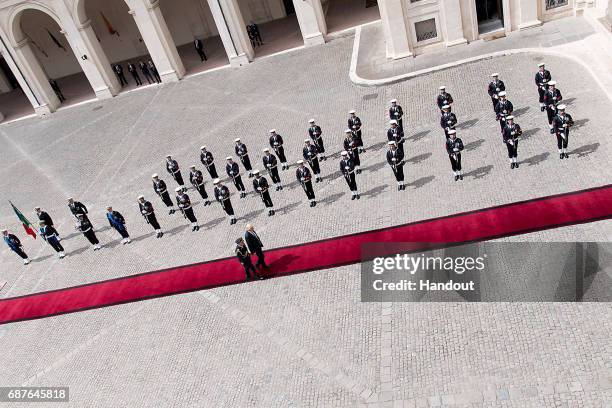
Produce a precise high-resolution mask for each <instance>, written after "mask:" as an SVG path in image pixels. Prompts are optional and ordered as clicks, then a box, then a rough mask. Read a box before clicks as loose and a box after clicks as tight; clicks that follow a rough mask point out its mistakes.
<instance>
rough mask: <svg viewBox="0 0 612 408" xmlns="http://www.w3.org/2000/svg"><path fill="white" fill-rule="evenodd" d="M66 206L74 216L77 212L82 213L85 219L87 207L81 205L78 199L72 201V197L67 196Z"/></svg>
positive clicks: (77, 214) (76, 215)
mask: <svg viewBox="0 0 612 408" xmlns="http://www.w3.org/2000/svg"><path fill="white" fill-rule="evenodd" d="M68 208H70V212H71V213H72V215H74V216H75V217H78V216H79V214H81V215H83V217H85V219H87V212H88V211H87V207H85V205H83V203H81V202H79V201H74V198H72V197H68Z"/></svg>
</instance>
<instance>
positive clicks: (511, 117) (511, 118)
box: [506, 115, 514, 120]
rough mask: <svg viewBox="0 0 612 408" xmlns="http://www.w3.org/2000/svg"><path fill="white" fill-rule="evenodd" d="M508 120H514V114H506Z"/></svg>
mask: <svg viewBox="0 0 612 408" xmlns="http://www.w3.org/2000/svg"><path fill="white" fill-rule="evenodd" d="M506 120H514V116H512V115H510V116H506Z"/></svg>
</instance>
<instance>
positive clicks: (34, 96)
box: [7, 38, 61, 116]
mask: <svg viewBox="0 0 612 408" xmlns="http://www.w3.org/2000/svg"><path fill="white" fill-rule="evenodd" d="M11 46H12V50H11V54H12V55H13V57H14V59H15V65H18V66H19V69H17V68H15V69H16V71H13V72H14V73H16V72H21V74H22V76H23V77H22V78H23V82H22V81H20V85H22V87H23V90H24V92H25V93H26V95H27V96H28V99H29V100H30V102H31V103H32V106H33V107H34V111H35V112H36V114H37V115H39V116H46V115H47V114H49V113H51V112H54V111H55V110H57V108H58V107H59V106H60V104H61V103H60V100H59V99H58V98H57V95H55V92H54V91H53V89H52V88H51V85H50V84H49V78H48V77H47V74H45V72H44V70H43V68H42V66H41V65H40V62H38V58H36V55H35V54H34V50H33V49H32V44H31V43H30V40H28V39H27V38H25V39H23V40H21V41H20V42H19V43H17V44H11ZM7 62H9V59H7ZM11 69H13V67H12V66H11ZM26 89H27V91H26Z"/></svg>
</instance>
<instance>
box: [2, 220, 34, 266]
mask: <svg viewBox="0 0 612 408" xmlns="http://www.w3.org/2000/svg"><path fill="white" fill-rule="evenodd" d="M2 238H3V239H4V242H5V243H6V245H8V247H9V248H10V249H11V251H13V252H15V253H16V254H17V255H19V256H20V257H21V259H23V264H24V265H27V264H29V263H30V262H31V261H30V258H28V254H26V253H25V250H24V249H23V245H21V241H20V240H19V238H17V236H15V235H13V234H10V233H9V232H8V230H5V229H3V230H2Z"/></svg>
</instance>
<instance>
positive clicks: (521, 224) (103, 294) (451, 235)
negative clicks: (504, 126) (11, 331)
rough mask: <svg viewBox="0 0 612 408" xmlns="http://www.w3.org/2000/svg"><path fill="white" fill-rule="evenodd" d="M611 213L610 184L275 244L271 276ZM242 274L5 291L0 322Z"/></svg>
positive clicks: (201, 271)
mask: <svg viewBox="0 0 612 408" xmlns="http://www.w3.org/2000/svg"><path fill="white" fill-rule="evenodd" d="M609 218H612V185H607V186H604V187H598V188H593V189H589V190H584V191H577V192H573V193H568V194H562V195H557V196H550V197H542V198H538V199H534V200H529V201H523V202H518V203H512V204H508V205H503V206H498V207H491V208H485V209H481V210H477V211H471V212H467V213H461V214H455V215H451V216H447V217H442V218H435V219H430V220H425V221H419V222H416V223H411V224H405V225H400V226H395V227H389V228H383V229H379V230H373V231H367V232H362V233H358V234H352V235H346V236H341V237H336V238H330V239H326V240H322V241H316V242H311V243H306V244H302V245H295V246H290V247H283V248H277V249H272V250H269V251H267V252H266V261H267V262H268V264H269V265H270V266H271V268H270V271H269V272H268V273H267V274H266V276H268V277H278V276H283V275H289V274H294V273H300V272H307V271H312V270H320V269H325V268H331V267H335V266H341V265H348V264H354V263H358V262H360V257H361V244H364V243H371V242H389V243H392V242H415V243H430V242H438V243H457V242H469V241H483V240H489V239H493V238H499V237H504V236H510V235H517V234H523V233H527V232H532V231H540V230H545V229H551V228H557V227H561V226H566V225H573V224H580V223H585V222H591V221H596V220H603V219H609ZM264 239H265V237H264ZM423 247H424V245H423ZM415 250H418V246H415ZM242 281H244V272H243V269H242V267H241V266H240V264H239V263H238V261H237V260H235V259H234V258H224V259H218V260H214V261H209V262H203V263H199V264H194V265H187V266H180V267H176V268H171V269H165V270H161V271H155V272H147V273H143V274H140V275H132V276H126V277H122V278H117V279H112V280H107V281H102V282H97V283H91V284H87V285H82V286H74V287H70V288H64V289H59V290H53V291H49V292H41V293H34V294H31V295H26V296H20V297H15V298H9V299H3V300H0V324H4V323H10V322H16V321H22V320H31V319H39V318H43V317H48V316H55V315H60V314H64V313H72V312H76V311H81V310H87V309H94V308H99V307H105V306H111V305H116V304H121V303H128V302H135V301H139V300H143V299H151V298H156V297H161V296H168V295H173V294H177V293H184V292H190V291H195V290H201V289H206V288H212V287H216V286H222V285H230V284H235V283H239V282H242Z"/></svg>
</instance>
